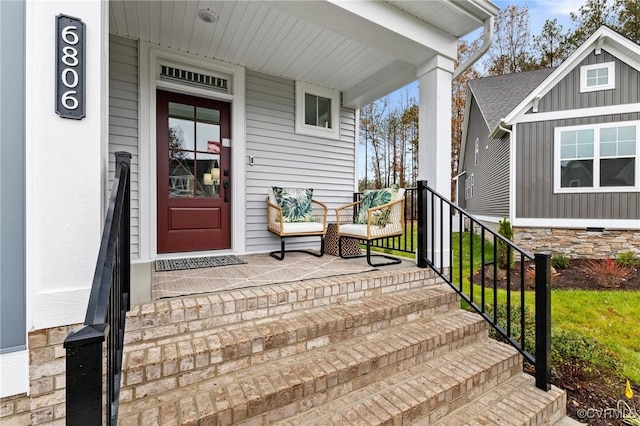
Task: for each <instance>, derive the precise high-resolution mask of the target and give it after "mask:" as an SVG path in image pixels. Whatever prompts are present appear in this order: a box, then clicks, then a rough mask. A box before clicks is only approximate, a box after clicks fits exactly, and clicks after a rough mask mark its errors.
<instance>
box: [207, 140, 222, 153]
mask: <svg viewBox="0 0 640 426" xmlns="http://www.w3.org/2000/svg"><path fill="white" fill-rule="evenodd" d="M207 152H210V153H212V154H220V142H215V141H207Z"/></svg>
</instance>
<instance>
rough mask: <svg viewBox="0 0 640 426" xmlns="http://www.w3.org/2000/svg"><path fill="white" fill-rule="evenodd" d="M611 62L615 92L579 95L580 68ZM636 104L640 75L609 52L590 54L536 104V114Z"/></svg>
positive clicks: (605, 91) (612, 90)
mask: <svg viewBox="0 0 640 426" xmlns="http://www.w3.org/2000/svg"><path fill="white" fill-rule="evenodd" d="M605 62H615V89H611V90H600V91H595V92H587V93H580V67H581V66H583V65H592V64H601V63H605ZM636 102H640V73H639V72H638V71H637V70H636V69H635V68H633V67H631V66H629V65H627V64H626V63H624V62H622V61H621V60H619V59H618V58H616V57H614V56H612V55H611V54H610V53H608V52H607V51H605V50H604V49H603V50H602V53H601V54H600V55H596V54H595V53H594V52H591V53H590V54H589V55H588V56H587V57H586V58H585V59H584V60H583V61H582V62H581V63H580V64H578V65H577V66H576V67H575V68H574V69H573V70H572V71H571V72H570V73H569V74H568V75H567V76H565V77H564V78H563V79H562V80H561V81H560V82H558V84H557V85H556V86H555V87H553V89H551V90H550V91H549V92H548V93H547V94H546V95H545V96H543V97H542V99H540V102H539V104H538V111H539V112H548V111H561V110H570V109H578V108H588V107H596V106H598V107H601V106H609V105H620V104H628V103H636Z"/></svg>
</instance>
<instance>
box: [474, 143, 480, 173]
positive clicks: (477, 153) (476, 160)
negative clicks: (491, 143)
mask: <svg viewBox="0 0 640 426" xmlns="http://www.w3.org/2000/svg"><path fill="white" fill-rule="evenodd" d="M475 145H476V146H475V153H474V157H473V165H474V166H477V165H478V163H479V162H480V138H476V142H475Z"/></svg>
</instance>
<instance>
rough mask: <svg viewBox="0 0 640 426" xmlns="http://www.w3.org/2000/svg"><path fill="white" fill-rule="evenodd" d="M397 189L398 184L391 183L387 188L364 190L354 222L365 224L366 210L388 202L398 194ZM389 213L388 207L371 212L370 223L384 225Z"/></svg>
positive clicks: (398, 187)
mask: <svg viewBox="0 0 640 426" xmlns="http://www.w3.org/2000/svg"><path fill="white" fill-rule="evenodd" d="M399 189H400V186H399V185H397V184H393V185H391V186H390V187H389V188H383V189H378V190H365V191H364V194H363V196H362V202H361V203H360V209H359V211H358V216H357V217H356V220H355V221H354V223H358V224H366V223H367V210H368V209H370V208H372V207H379V206H381V205H383V204H387V203H390V202H391V201H393V200H394V199H395V198H396V195H398V190H399ZM389 213H391V210H390V209H382V210H377V211H375V212H373V215H372V218H371V221H372V225H380V226H384V225H385V224H386V223H387V222H388V221H389Z"/></svg>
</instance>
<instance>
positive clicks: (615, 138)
mask: <svg viewBox="0 0 640 426" xmlns="http://www.w3.org/2000/svg"><path fill="white" fill-rule="evenodd" d="M638 152H640V121H629V122H623V123H607V124H598V125H587V126H571V127H557V128H556V129H555V139H554V192H556V193H563V192H564V193H579V192H629V191H638V190H639V189H640V163H639V162H638V161H637V157H638Z"/></svg>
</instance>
